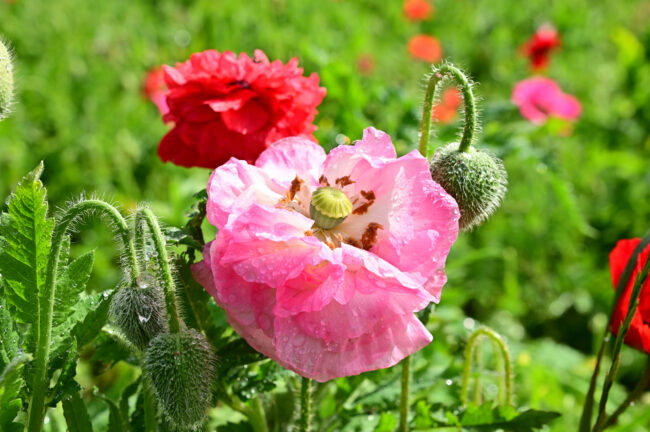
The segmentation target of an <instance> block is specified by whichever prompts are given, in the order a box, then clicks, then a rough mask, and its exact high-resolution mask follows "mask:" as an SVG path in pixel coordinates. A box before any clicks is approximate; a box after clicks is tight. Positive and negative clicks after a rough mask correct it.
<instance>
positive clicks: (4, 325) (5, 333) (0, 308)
mask: <svg viewBox="0 0 650 432" xmlns="http://www.w3.org/2000/svg"><path fill="white" fill-rule="evenodd" d="M0 329H2V331H0V369H4V367H5V366H7V365H8V364H9V362H10V361H11V360H12V359H13V358H14V357H16V355H18V343H19V337H18V333H17V332H16V329H15V324H14V320H13V319H12V318H11V314H10V313H9V310H8V309H7V303H6V299H5V297H4V293H3V291H2V279H0Z"/></svg>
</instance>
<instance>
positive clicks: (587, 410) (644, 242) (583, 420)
mask: <svg viewBox="0 0 650 432" xmlns="http://www.w3.org/2000/svg"><path fill="white" fill-rule="evenodd" d="M648 244H650V232H649V233H646V234H645V236H644V237H643V239H641V242H640V243H639V244H638V245H637V247H636V248H635V249H634V251H633V252H632V255H630V258H629V259H628V261H627V264H626V265H625V269H624V270H623V273H622V274H621V277H620V279H619V280H618V284H617V285H616V292H615V293H614V306H616V305H617V304H618V300H619V299H620V297H621V296H622V295H623V292H624V291H625V287H626V286H627V283H628V281H629V280H630V277H631V276H632V273H633V271H634V269H635V268H636V264H637V257H638V256H639V254H640V253H641V252H642V251H643V250H644V249H645V248H646V246H648ZM613 317H614V314H613V308H612V313H610V315H609V322H608V323H607V326H605V329H604V331H603V337H602V338H601V344H600V348H599V350H598V355H597V356H596V365H595V366H594V373H593V374H592V375H591V380H590V381H589V390H588V391H587V396H586V398H585V406H584V408H583V410H582V415H581V416H580V428H579V429H578V430H579V432H589V431H590V430H591V417H592V412H593V406H594V393H595V392H596V383H597V382H598V373H599V372H600V365H601V363H602V359H603V354H604V353H605V346H606V345H607V342H608V340H609V334H610V327H611V326H612V319H613Z"/></svg>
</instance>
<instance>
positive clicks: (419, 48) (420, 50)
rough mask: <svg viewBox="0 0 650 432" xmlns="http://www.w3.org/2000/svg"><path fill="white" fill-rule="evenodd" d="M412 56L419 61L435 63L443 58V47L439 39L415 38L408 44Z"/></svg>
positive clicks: (421, 36) (426, 36)
mask: <svg viewBox="0 0 650 432" xmlns="http://www.w3.org/2000/svg"><path fill="white" fill-rule="evenodd" d="M408 49H409V53H410V54H411V56H412V57H413V58H415V59H418V60H423V61H426V62H429V63H435V62H437V61H438V60H440V59H441V58H442V47H441V46H440V42H439V41H438V39H436V38H434V37H433V36H429V35H423V34H421V35H416V36H413V37H412V38H411V39H410V40H409V43H408Z"/></svg>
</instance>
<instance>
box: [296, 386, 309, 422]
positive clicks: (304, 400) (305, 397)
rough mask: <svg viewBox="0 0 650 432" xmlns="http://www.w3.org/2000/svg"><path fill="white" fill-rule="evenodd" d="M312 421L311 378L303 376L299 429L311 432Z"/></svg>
mask: <svg viewBox="0 0 650 432" xmlns="http://www.w3.org/2000/svg"><path fill="white" fill-rule="evenodd" d="M310 422H311V378H305V377H302V381H301V383H300V421H299V423H298V430H299V431H300V432H309V431H310V430H311V428H310Z"/></svg>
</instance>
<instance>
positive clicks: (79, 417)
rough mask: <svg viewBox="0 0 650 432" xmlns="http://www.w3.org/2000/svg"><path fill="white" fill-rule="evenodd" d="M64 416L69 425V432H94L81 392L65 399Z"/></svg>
mask: <svg viewBox="0 0 650 432" xmlns="http://www.w3.org/2000/svg"><path fill="white" fill-rule="evenodd" d="M62 405H63V416H64V417H65V422H66V424H67V425H68V431H69V432H92V430H93V425H92V423H90V417H88V411H87V410H86V405H85V404H84V402H83V400H82V399H81V396H80V395H79V392H74V393H72V394H71V395H70V396H68V397H67V398H65V399H63V403H62Z"/></svg>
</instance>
